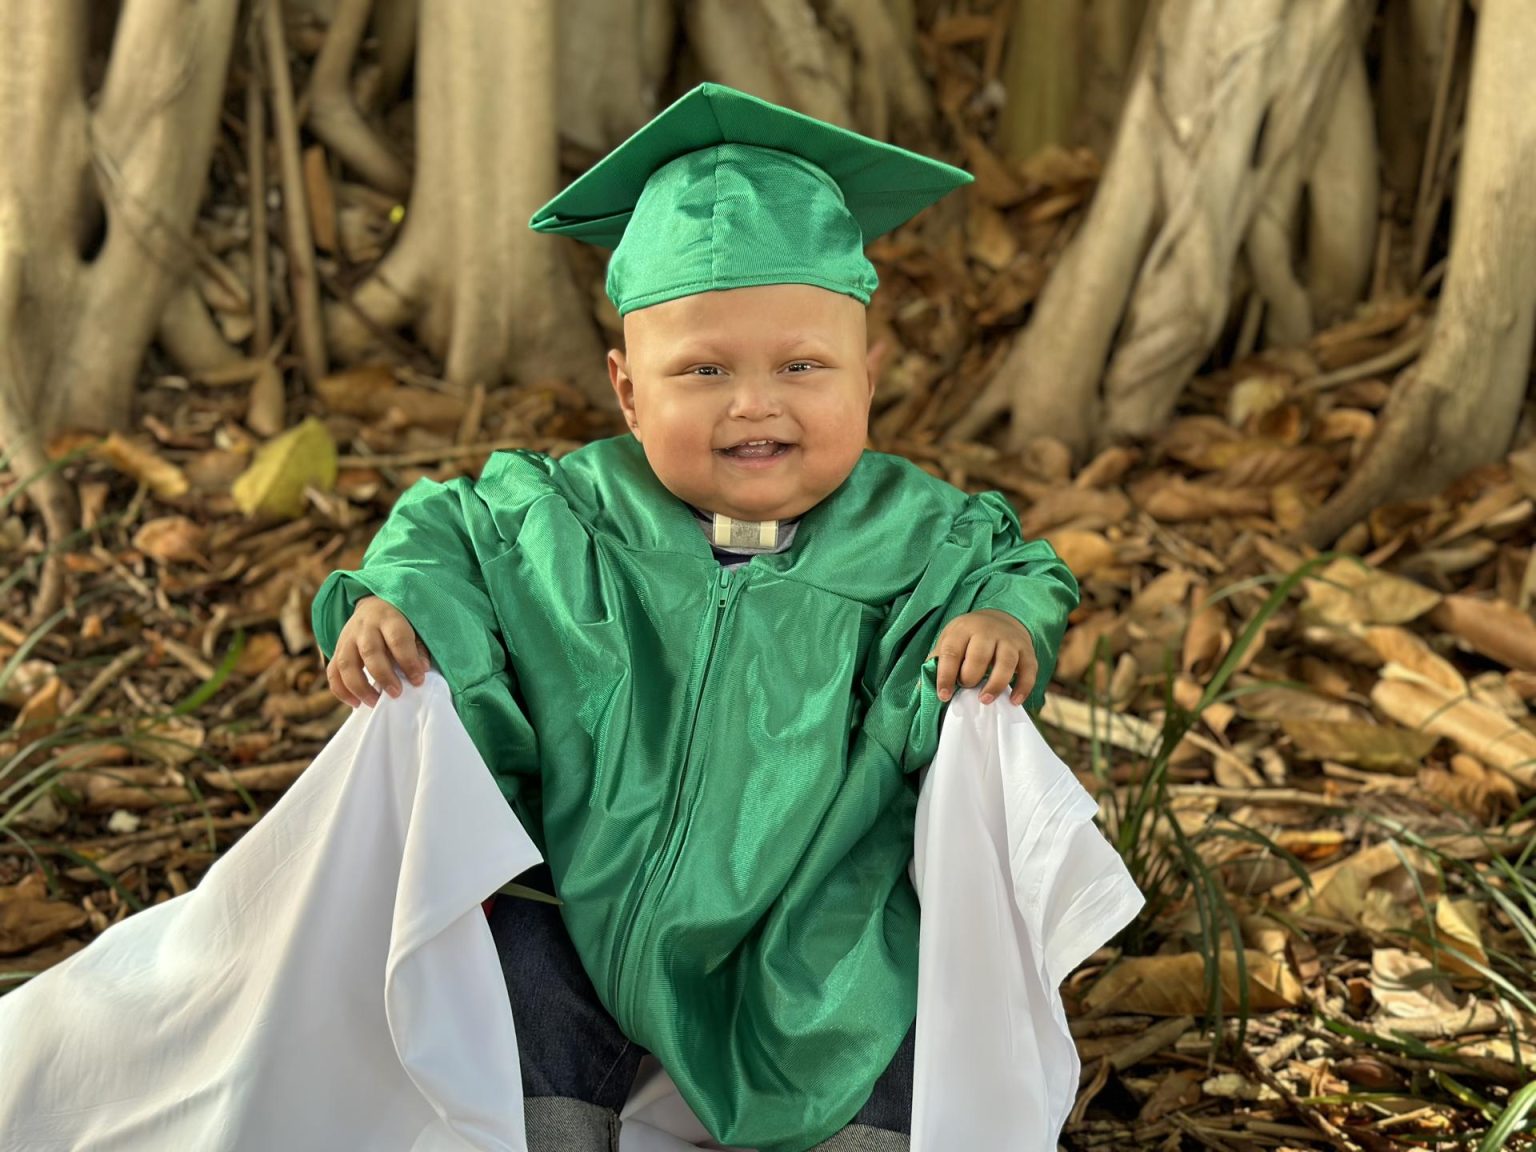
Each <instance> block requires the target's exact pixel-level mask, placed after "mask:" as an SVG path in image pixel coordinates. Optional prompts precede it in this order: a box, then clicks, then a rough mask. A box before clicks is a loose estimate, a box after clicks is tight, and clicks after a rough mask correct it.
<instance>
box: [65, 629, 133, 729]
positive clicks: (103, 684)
mask: <svg viewBox="0 0 1536 1152" xmlns="http://www.w3.org/2000/svg"><path fill="white" fill-rule="evenodd" d="M143 658H144V646H143V645H142V644H135V645H134V646H133V647H132V648H128V649H125V650H124V651H122V652H119V653H118V654H117V655H116V656H115V657H113V659H112V663H110V664H108V665H107V666H106V667H105V668H103V669H102V670H101V671H100V672H98V673H96V676H95V678H94V679H93V680H92V681H91V682H90V683H89V684H87V685H86V686H85V691H83V692H81V693H80V695H79V696H77V697H75V699H74V702H73V703H71V704H70V706H69V707H68V708H66V709H64V715H66V716H78V715H79V714H80V713H82V712H84V711H85V710H86V709H87V708H89V707H90V706H91V705H92V704H94V703H96V701H97V700H98V699H99V698H100V696H101V694H102V693H103V692H105V691H106V690H107V689H108V688H110V687H111V686H112V685H113V684H115V683H116V682H117V681H118V679H119V678H120V677H121V676H122V675H123V673H124V672H126V671H128V669H130V668H132V667H133V666H134V665H135V664H137V663H138V662H139V661H140V660H142V659H143Z"/></svg>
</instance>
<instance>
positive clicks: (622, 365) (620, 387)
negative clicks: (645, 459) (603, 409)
mask: <svg viewBox="0 0 1536 1152" xmlns="http://www.w3.org/2000/svg"><path fill="white" fill-rule="evenodd" d="M608 382H609V383H610V384H612V385H613V394H614V395H615V396H617V397H618V398H619V410H620V411H621V412H623V413H624V422H625V423H626V424H628V425H629V430H630V431H631V432H633V433H634V434H635V439H636V440H638V439H640V420H639V418H638V417H637V416H636V414H635V382H634V380H632V379H631V378H630V375H629V358H628V357H627V356H625V355H624V353H623V352H622V351H621V350H620V349H618V348H610V349H608Z"/></svg>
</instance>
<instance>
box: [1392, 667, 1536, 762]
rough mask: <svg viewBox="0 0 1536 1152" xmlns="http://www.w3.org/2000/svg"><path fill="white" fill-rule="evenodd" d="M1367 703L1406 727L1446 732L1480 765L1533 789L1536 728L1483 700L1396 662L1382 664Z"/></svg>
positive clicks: (1438, 733)
mask: <svg viewBox="0 0 1536 1152" xmlns="http://www.w3.org/2000/svg"><path fill="white" fill-rule="evenodd" d="M1371 703H1372V704H1374V705H1375V706H1376V708H1377V710H1378V711H1380V712H1381V713H1382V714H1383V715H1386V716H1388V717H1390V718H1391V719H1393V720H1396V721H1397V722H1398V723H1399V724H1402V725H1404V726H1405V727H1409V728H1421V729H1423V730H1424V731H1426V732H1433V733H1435V734H1436V735H1439V736H1446V737H1449V738H1450V739H1451V740H1452V741H1454V742H1455V743H1456V744H1457V745H1458V746H1459V747H1460V748H1461V749H1462V750H1463V751H1465V752H1468V753H1470V754H1471V755H1472V756H1475V757H1476V758H1477V759H1478V760H1480V761H1482V762H1483V763H1484V764H1487V765H1489V766H1491V767H1494V768H1497V769H1499V770H1500V771H1501V772H1507V773H1508V774H1509V775H1510V776H1511V777H1512V778H1513V779H1514V780H1515V782H1516V783H1517V784H1519V785H1521V787H1523V788H1527V789H1531V788H1536V732H1531V731H1529V730H1527V729H1525V728H1523V727H1521V726H1520V724H1519V722H1518V721H1515V720H1511V719H1510V718H1509V717H1508V716H1505V715H1503V714H1502V713H1500V712H1496V711H1494V710H1493V709H1492V708H1490V707H1488V706H1487V705H1486V704H1481V703H1479V702H1478V701H1476V700H1473V699H1471V698H1469V697H1465V696H1456V695H1455V694H1453V693H1451V692H1448V691H1446V690H1445V689H1444V688H1442V687H1441V686H1440V685H1438V684H1433V683H1430V682H1429V681H1426V680H1423V679H1421V678H1419V677H1416V676H1415V675H1414V674H1413V673H1412V672H1409V671H1407V670H1406V669H1404V668H1402V667H1401V666H1400V665H1397V664H1388V665H1387V666H1386V667H1385V668H1383V669H1382V679H1381V680H1380V681H1378V682H1377V684H1376V686H1375V687H1374V688H1373V689H1371Z"/></svg>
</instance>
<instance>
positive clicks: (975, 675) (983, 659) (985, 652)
mask: <svg viewBox="0 0 1536 1152" xmlns="http://www.w3.org/2000/svg"><path fill="white" fill-rule="evenodd" d="M996 650H997V641H996V640H988V639H986V638H985V637H983V636H972V637H971V642H970V643H969V644H967V645H966V646H965V660H964V662H963V663H961V665H960V683H961V684H963V685H965V687H967V688H974V687H976V685H978V684H980V683H981V682H982V680H983V679H984V678H985V677H986V674H987V669H988V668H989V667H991V664H992V654H993V653H994V652H995V651H996Z"/></svg>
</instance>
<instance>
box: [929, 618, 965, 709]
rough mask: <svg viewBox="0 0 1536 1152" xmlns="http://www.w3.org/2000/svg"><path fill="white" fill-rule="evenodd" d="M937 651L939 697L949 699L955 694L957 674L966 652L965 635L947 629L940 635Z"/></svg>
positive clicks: (936, 679) (936, 680)
mask: <svg viewBox="0 0 1536 1152" xmlns="http://www.w3.org/2000/svg"><path fill="white" fill-rule="evenodd" d="M936 651H937V653H938V657H939V671H938V675H937V677H936V678H935V684H936V685H937V687H938V689H939V699H940V700H948V699H949V698H950V697H951V696H953V695H954V694H955V676H956V675H957V674H958V673H959V671H960V658H961V656H962V655H964V653H965V637H964V636H962V635H957V634H955V633H952V632H947V631H946V632H945V633H944V635H942V636H940V637H939V646H938V648H937V649H936Z"/></svg>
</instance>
